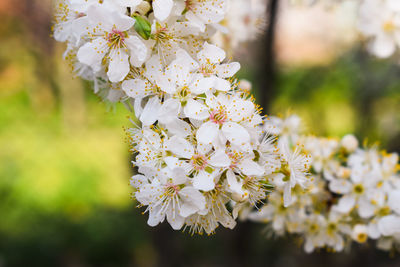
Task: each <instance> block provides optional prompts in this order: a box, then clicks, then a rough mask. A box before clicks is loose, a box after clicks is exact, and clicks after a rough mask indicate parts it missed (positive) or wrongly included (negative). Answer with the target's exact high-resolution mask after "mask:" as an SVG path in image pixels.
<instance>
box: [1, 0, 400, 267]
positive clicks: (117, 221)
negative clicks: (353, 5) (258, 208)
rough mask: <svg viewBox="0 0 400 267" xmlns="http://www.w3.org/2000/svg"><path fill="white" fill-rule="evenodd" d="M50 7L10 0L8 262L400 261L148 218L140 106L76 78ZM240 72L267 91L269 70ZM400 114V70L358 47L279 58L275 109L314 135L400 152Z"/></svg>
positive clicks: (5, 164) (4, 8) (4, 249)
mask: <svg viewBox="0 0 400 267" xmlns="http://www.w3.org/2000/svg"><path fill="white" fill-rule="evenodd" d="M50 6H51V5H50V2H49V1H33V0H19V1H18V2H17V3H15V2H14V1H6V0H2V1H1V2H0V40H1V41H0V267H3V266H305V265H308V266H321V265H326V266H337V265H341V266H358V265H360V266H361V264H362V265H364V266H378V265H379V266H380V264H382V266H399V265H398V264H400V263H399V257H396V256H394V257H391V256H390V255H389V254H388V253H383V252H377V251H376V250H375V249H373V244H370V245H364V246H358V245H354V248H353V251H352V253H341V254H338V255H336V254H335V255H333V254H328V253H326V252H319V253H315V254H313V255H306V254H304V253H303V252H302V249H301V248H299V246H300V245H299V243H298V242H297V240H296V239H295V238H289V237H287V238H283V239H276V238H273V237H269V238H267V236H268V233H267V232H266V231H265V230H264V226H262V225H257V224H252V223H241V224H240V225H239V226H238V227H237V228H236V229H235V230H234V231H230V230H224V229H218V231H217V234H216V235H214V236H211V237H191V236H190V235H189V234H188V233H181V232H174V231H172V230H171V229H169V227H168V226H166V225H162V226H160V227H157V228H150V227H149V226H147V225H146V216H142V215H141V213H140V212H141V211H140V210H139V209H136V208H135V205H136V204H135V203H134V201H132V200H131V197H130V193H131V189H130V187H129V177H130V175H131V168H130V159H129V157H130V155H129V153H128V147H127V144H126V142H125V141H124V139H125V136H124V131H123V126H127V125H129V122H128V120H127V118H126V117H127V116H129V113H128V112H127V111H126V110H125V109H124V107H123V106H121V105H116V106H110V105H107V104H105V103H100V102H99V99H98V98H97V97H96V96H94V95H93V93H92V91H91V85H90V83H87V82H84V81H82V80H80V79H79V78H77V77H74V76H73V74H72V73H71V71H70V69H69V67H68V64H67V63H66V62H64V61H63V60H62V56H61V55H62V50H63V49H64V47H63V46H62V45H59V44H56V43H55V42H53V41H52V39H51V36H50V31H49V29H50V25H51V8H50ZM259 46H260V45H259ZM258 50H259V51H262V46H261V47H259V48H258ZM240 76H241V77H243V78H247V79H249V80H253V81H255V87H254V90H255V91H254V93H255V95H258V94H259V90H261V86H259V84H260V83H259V82H260V81H259V78H258V77H260V73H259V69H258V67H257V66H256V65H254V64H248V66H247V65H244V66H243V70H242V72H241V73H240ZM261 76H262V74H261ZM399 110H400V68H399V66H398V65H396V64H395V62H393V60H377V59H374V58H372V57H371V56H368V55H367V54H365V53H364V52H363V49H362V48H361V47H354V48H352V49H351V50H350V51H346V52H344V53H343V54H342V55H341V56H338V58H336V59H335V60H334V61H333V62H331V63H330V64H328V65H325V66H314V67H299V66H297V67H289V66H279V69H278V73H277V76H276V81H275V86H274V90H273V91H271V101H270V104H269V106H268V110H267V111H268V113H270V114H281V115H286V114H288V113H295V114H298V115H300V116H301V117H302V118H303V120H304V125H305V126H304V130H305V131H306V132H308V133H312V134H316V135H324V136H334V137H340V136H342V135H344V134H346V133H349V132H354V133H355V134H356V135H357V136H358V137H359V138H360V139H361V140H368V143H369V144H374V143H376V142H378V141H379V142H380V143H381V145H382V147H385V148H387V149H388V150H389V151H400V113H399Z"/></svg>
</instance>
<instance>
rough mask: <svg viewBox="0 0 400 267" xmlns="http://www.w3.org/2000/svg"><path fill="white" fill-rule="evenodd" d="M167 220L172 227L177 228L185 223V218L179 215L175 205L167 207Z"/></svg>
mask: <svg viewBox="0 0 400 267" xmlns="http://www.w3.org/2000/svg"><path fill="white" fill-rule="evenodd" d="M167 221H168V223H169V224H170V225H171V227H172V229H174V230H179V229H181V228H182V226H183V224H184V223H185V218H183V217H182V216H181V215H179V211H178V208H177V207H175V208H172V207H169V209H168V210H167Z"/></svg>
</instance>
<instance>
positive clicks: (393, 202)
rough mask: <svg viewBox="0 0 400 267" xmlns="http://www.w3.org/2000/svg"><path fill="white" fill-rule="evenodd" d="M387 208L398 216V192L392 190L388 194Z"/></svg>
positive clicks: (399, 192)
mask: <svg viewBox="0 0 400 267" xmlns="http://www.w3.org/2000/svg"><path fill="white" fill-rule="evenodd" d="M388 205H389V207H390V208H391V209H392V210H393V211H394V212H396V213H397V214H399V215H400V190H393V191H391V192H390V193H389V200H388Z"/></svg>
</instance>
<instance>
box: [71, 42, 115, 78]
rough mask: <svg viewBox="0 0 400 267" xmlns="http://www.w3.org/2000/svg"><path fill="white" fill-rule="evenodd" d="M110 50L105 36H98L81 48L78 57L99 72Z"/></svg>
mask: <svg viewBox="0 0 400 267" xmlns="http://www.w3.org/2000/svg"><path fill="white" fill-rule="evenodd" d="M108 50H109V47H108V45H107V41H106V40H105V39H103V38H97V39H94V40H93V41H92V42H88V43H86V44H84V45H83V46H82V47H81V48H79V50H78V53H77V58H78V60H79V62H81V63H83V64H86V65H88V66H90V67H92V68H93V70H94V71H95V72H98V71H99V70H100V69H101V62H102V60H103V58H104V56H105V54H106V53H107V52H108Z"/></svg>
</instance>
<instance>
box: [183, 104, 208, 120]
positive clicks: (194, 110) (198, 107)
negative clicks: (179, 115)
mask: <svg viewBox="0 0 400 267" xmlns="http://www.w3.org/2000/svg"><path fill="white" fill-rule="evenodd" d="M184 113H185V115H186V116H187V117H188V118H191V119H195V120H204V119H207V118H208V117H210V113H209V110H208V107H207V106H206V105H203V104H201V103H199V102H198V101H196V100H193V99H189V100H188V101H187V103H186V106H185V108H184Z"/></svg>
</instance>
